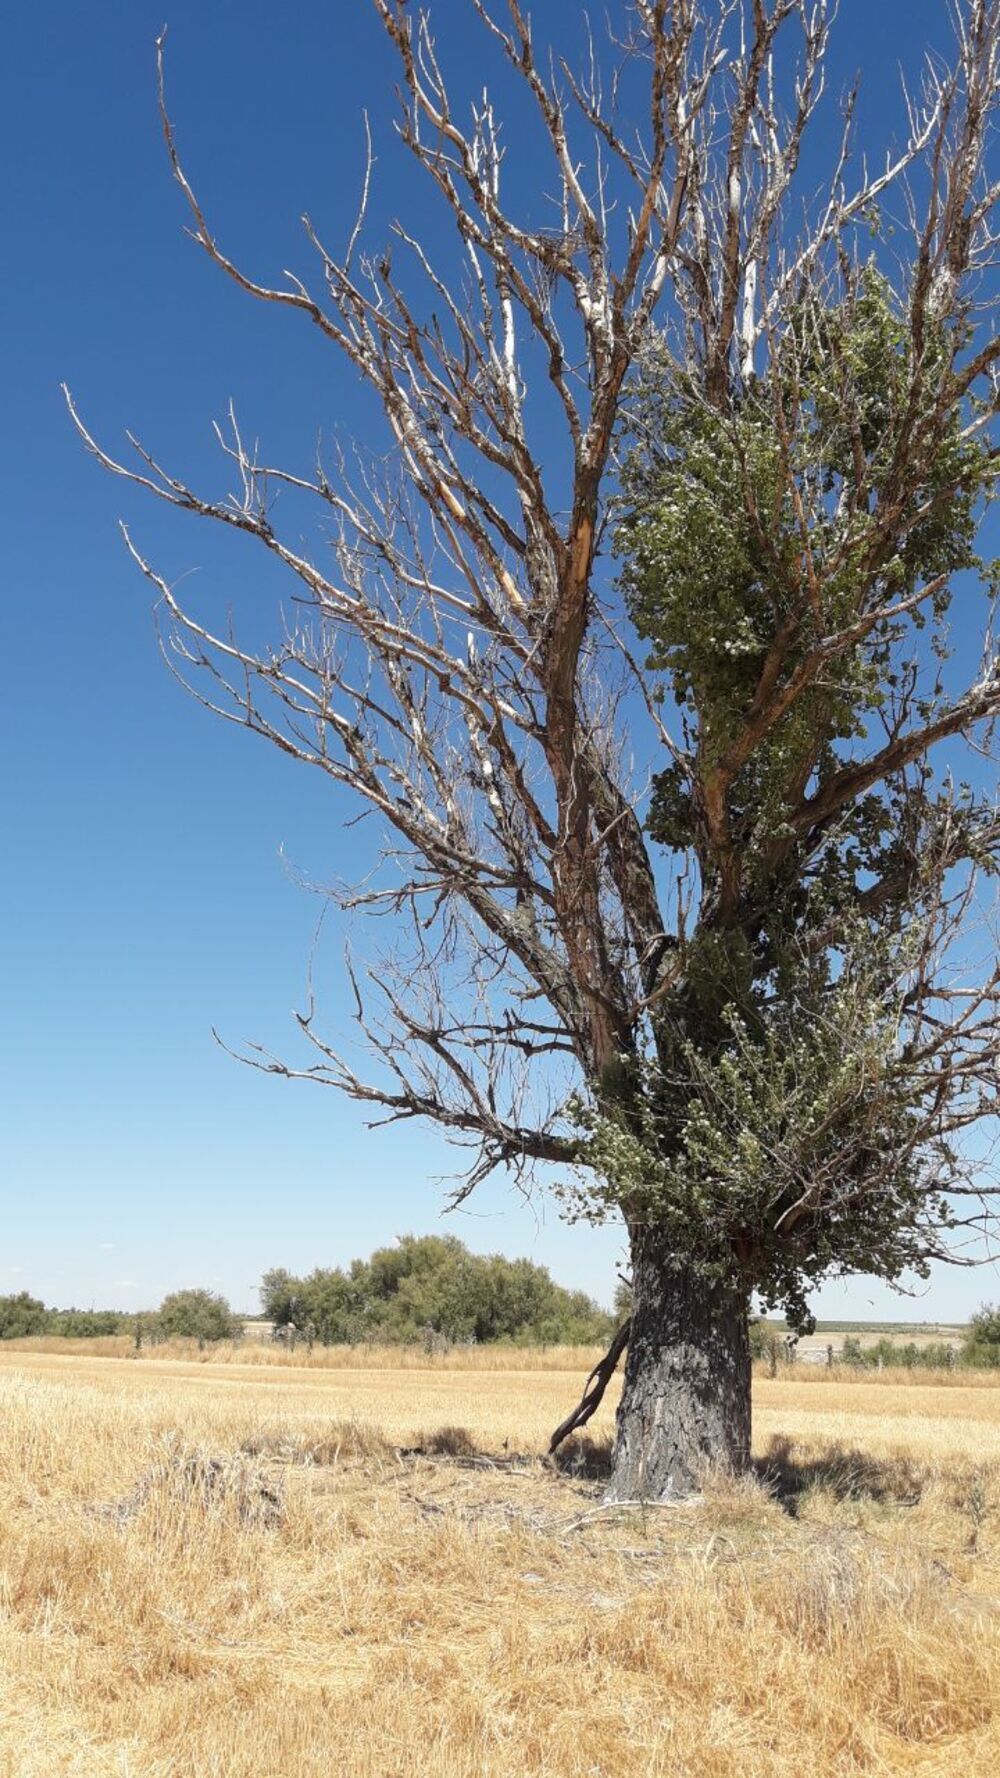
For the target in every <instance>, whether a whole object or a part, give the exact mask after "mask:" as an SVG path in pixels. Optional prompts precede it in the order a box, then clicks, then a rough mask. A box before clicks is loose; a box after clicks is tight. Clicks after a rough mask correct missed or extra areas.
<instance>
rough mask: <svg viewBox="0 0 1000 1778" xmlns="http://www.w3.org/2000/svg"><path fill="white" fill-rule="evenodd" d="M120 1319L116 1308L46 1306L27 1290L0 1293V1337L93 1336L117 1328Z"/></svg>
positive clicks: (118, 1329)
mask: <svg viewBox="0 0 1000 1778" xmlns="http://www.w3.org/2000/svg"><path fill="white" fill-rule="evenodd" d="M123 1320H124V1317H123V1316H122V1315H120V1314H119V1313H118V1311H117V1310H116V1309H47V1308H46V1306H45V1304H44V1303H43V1302H42V1301H41V1299H40V1298H39V1297H36V1296H31V1295H30V1294H29V1292H28V1291H26V1290H20V1291H18V1292H17V1293H16V1295H12V1296H0V1340H26V1339H30V1338H34V1337H37V1335H39V1334H62V1335H63V1336H64V1337H65V1338H66V1339H80V1340H82V1339H93V1338H95V1337H96V1336H97V1335H99V1334H114V1333H118V1332H120V1330H121V1326H122V1323H123Z"/></svg>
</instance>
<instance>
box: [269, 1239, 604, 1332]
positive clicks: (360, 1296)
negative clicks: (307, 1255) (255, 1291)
mask: <svg viewBox="0 0 1000 1778" xmlns="http://www.w3.org/2000/svg"><path fill="white" fill-rule="evenodd" d="M261 1304H262V1306H263V1309H264V1313H265V1315H266V1316H267V1317H268V1318H269V1319H270V1320H273V1321H274V1322H275V1324H276V1325H277V1326H279V1327H288V1328H293V1329H294V1330H295V1331H296V1332H298V1333H305V1332H306V1331H307V1330H308V1329H311V1330H312V1332H313V1334H314V1336H315V1338H317V1339H318V1340H320V1341H322V1342H323V1343H324V1344H325V1345H336V1344H338V1343H340V1342H341V1341H347V1342H351V1341H354V1340H360V1339H366V1340H373V1341H380V1342H382V1343H385V1344H396V1343H403V1344H406V1343H407V1342H410V1341H414V1340H420V1339H422V1338H424V1337H425V1336H426V1335H427V1334H428V1333H434V1334H440V1335H442V1336H443V1337H444V1338H445V1339H451V1340H470V1341H476V1342H480V1343H487V1342H490V1341H493V1340H517V1341H520V1342H522V1343H524V1344H535V1345H538V1344H541V1345H547V1344H558V1343H562V1342H578V1343H580V1344H587V1343H590V1342H593V1341H597V1340H605V1339H607V1338H608V1337H609V1336H610V1334H611V1333H612V1331H613V1328H614V1323H613V1322H612V1320H611V1318H610V1316H608V1315H605V1314H604V1312H603V1311H602V1310H601V1309H599V1308H598V1307H597V1304H596V1303H594V1302H592V1301H591V1299H590V1297H588V1296H585V1295H584V1294H583V1292H582V1291H570V1290H563V1289H562V1288H561V1287H560V1286H559V1285H558V1284H555V1283H554V1282H553V1280H552V1278H551V1277H550V1276H549V1273H548V1271H547V1269H546V1268H545V1267H544V1266H537V1265H533V1264H532V1262H531V1261H530V1260H526V1259H514V1260H511V1259H506V1258H504V1256H503V1255H502V1254H499V1253H495V1254H491V1255H490V1256H489V1257H485V1256H482V1255H479V1254H474V1253H470V1252H469V1250H468V1248H467V1247H465V1246H464V1245H463V1243H462V1242H461V1241H459V1240H457V1239H456V1238H455V1236H454V1235H447V1236H441V1235H403V1236H402V1237H401V1238H400V1240H399V1241H397V1242H396V1243H395V1245H394V1246H392V1247H380V1248H378V1249H377V1250H376V1252H374V1253H373V1254H372V1255H371V1258H370V1259H367V1260H362V1259H356V1260H352V1262H351V1264H350V1266H349V1267H348V1268H347V1270H346V1271H343V1270H340V1269H333V1270H327V1269H323V1268H317V1270H316V1271H314V1272H312V1273H311V1274H310V1275H309V1277H308V1278H293V1277H291V1276H290V1274H289V1273H288V1272H282V1271H274V1272H267V1273H265V1275H264V1278H263V1280H262V1283H261Z"/></svg>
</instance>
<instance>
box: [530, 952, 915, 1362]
mask: <svg viewBox="0 0 1000 1778" xmlns="http://www.w3.org/2000/svg"><path fill="white" fill-rule="evenodd" d="M907 942H909V941H907ZM902 947H903V941H901V940H897V939H895V938H891V939H889V940H887V941H884V942H883V944H882V945H881V946H880V944H879V943H878V942H876V941H873V942H872V943H871V944H870V945H869V947H868V949H867V951H864V952H863V951H862V948H861V946H860V945H859V946H857V947H855V948H853V949H852V950H851V951H850V953H849V954H848V955H847V956H846V957H845V958H844V959H843V963H842V969H841V973H840V975H839V977H838V978H837V979H836V980H835V981H830V980H829V979H828V977H827V975H826V973H825V972H824V970H823V969H821V968H819V969H816V970H815V971H813V972H810V971H808V970H803V971H801V972H800V974H799V977H798V981H797V984H796V991H795V994H794V996H792V995H788V996H786V995H782V994H780V993H774V992H770V991H768V990H767V989H766V988H765V989H764V990H763V991H760V992H755V991H754V990H753V989H752V988H751V989H749V990H748V991H747V993H746V995H745V1005H744V1007H743V1008H742V1009H741V1010H737V1008H736V1007H735V1005H734V1004H733V1001H732V1000H730V1001H729V1003H728V1005H726V1006H725V1008H724V1011H723V1012H722V1014H721V1016H720V1017H719V1019H718V1021H717V1022H716V1024H715V1026H714V1030H712V1029H711V1028H709V1027H708V1026H707V1023H706V1022H703V1023H702V1025H701V1028H700V1031H699V1027H698V1024H697V1023H696V1022H694V1021H691V1022H690V1024H689V1029H692V1028H693V1030H694V1031H695V1032H696V1033H698V1035H696V1036H692V1035H688V1034H687V1033H686V1032H683V1031H682V1032H681V1033H680V1034H679V1035H678V1037H677V1039H676V1040H675V1042H674V1044H673V1050H672V1066H671V1070H670V1072H669V1074H668V1073H667V1072H666V1071H665V1070H664V1068H663V1066H662V1063H661V1062H660V1061H656V1062H650V1063H647V1064H642V1065H639V1064H637V1065H636V1066H635V1067H634V1068H633V1069H632V1072H631V1078H630V1080H629V1081H628V1084H627V1087H626V1088H625V1089H624V1090H622V1092H621V1094H620V1097H619V1099H618V1101H617V1103H614V1104H611V1105H609V1106H608V1107H607V1108H605V1109H602V1110H597V1109H595V1108H594V1107H592V1106H585V1105H583V1104H578V1105H577V1106H576V1108H575V1110H576V1116H577V1120H578V1122H579V1124H580V1125H581V1127H582V1128H583V1129H584V1131H585V1132H586V1133H587V1135H588V1137H589V1142H590V1149H589V1153H590V1156H591V1157H592V1162H593V1165H594V1168H595V1173H594V1177H593V1178H592V1179H590V1180H587V1181H585V1182H583V1183H578V1184H575V1185H573V1186H572V1187H567V1188H563V1189H564V1193H565V1196H566V1200H567V1207H568V1214H569V1215H570V1216H578V1217H579V1216H582V1217H586V1218H589V1219H590V1220H593V1221H599V1220H602V1219H603V1218H604V1217H605V1216H607V1215H608V1214H609V1212H610V1211H611V1210H612V1208H613V1207H614V1206H615V1205H616V1204H624V1205H625V1206H626V1209H627V1211H628V1213H629V1214H631V1215H633V1216H641V1217H642V1218H644V1219H655V1221H656V1222H657V1223H658V1225H659V1226H660V1227H661V1228H662V1229H663V1230H664V1232H665V1235H666V1236H667V1238H668V1239H669V1241H670V1243H671V1247H672V1250H673V1251H674V1252H675V1253H678V1254H683V1255H684V1256H685V1257H686V1258H687V1259H688V1260H689V1262H690V1263H692V1264H696V1265H700V1266H701V1267H702V1269H703V1270H704V1272H705V1274H706V1276H725V1275H731V1273H732V1270H733V1266H734V1260H733V1255H734V1253H736V1254H739V1252H740V1249H741V1248H742V1249H743V1250H744V1251H746V1250H747V1249H749V1250H750V1252H751V1255H752V1267H753V1270H752V1276H751V1279H750V1282H751V1283H752V1284H753V1286H754V1287H755V1288H756V1290H757V1292H758V1294H759V1296H760V1299H761V1301H762V1303H763V1305H764V1307H765V1308H767V1309H772V1308H775V1307H777V1306H778V1305H779V1304H781V1305H784V1307H785V1311H786V1314H787V1316H788V1320H789V1323H790V1325H791V1326H793V1327H794V1328H796V1330H797V1331H805V1330H806V1329H808V1328H809V1327H810V1326H811V1320H810V1317H809V1315H808V1312H807V1310H806V1307H805V1300H804V1291H805V1289H806V1288H807V1286H808V1285H809V1284H810V1283H814V1282H817V1281H818V1280H819V1279H820V1278H822V1277H823V1276H824V1275H826V1274H828V1273H829V1272H831V1271H832V1270H859V1271H867V1272H872V1273H877V1274H879V1275H881V1276H884V1277H886V1278H890V1279H891V1278H894V1277H896V1276H898V1274H899V1272H900V1271H902V1270H904V1269H913V1270H915V1271H916V1272H918V1273H923V1272H924V1271H925V1270H926V1265H925V1260H924V1247H925V1242H926V1219H928V1218H933V1219H934V1220H935V1221H936V1222H937V1223H938V1224H940V1223H941V1222H942V1221H944V1222H947V1220H948V1216H949V1211H948V1207H947V1205H946V1204H945V1203H944V1202H943V1200H942V1199H941V1198H940V1196H939V1194H936V1193H934V1192H933V1191H930V1192H929V1191H928V1181H927V1178H926V1177H925V1174H924V1171H923V1168H922V1165H921V1163H920V1158H919V1157H915V1155H914V1114H913V1110H912V1096H913V1086H912V1082H911V1080H910V1074H909V1066H910V1065H909V1063H908V1060H907V1058H906V1056H905V1054H903V1053H902V1052H901V1051H900V1049H899V1046H898V1043H897V1031H898V1017H899V1008H898V1004H897V1003H896V1002H894V1001H892V1000H890V1001H889V1002H888V1003H887V1002H886V997H885V984H886V982H892V981H893V980H895V979H896V978H898V977H899V976H900V974H901V971H902V967H903V959H901V957H900V950H901V948H902ZM698 1036H700V1042H699V1040H698ZM873 1176H876V1177H877V1178H878V1190H877V1191H872V1190H871V1189H869V1188H870V1183H871V1180H872V1178H873ZM806 1187H808V1188H809V1191H810V1193H812V1194H818V1208H816V1207H810V1209H809V1211H808V1213H806V1211H805V1210H804V1209H803V1207H802V1206H803V1194H804V1191H805V1188H806Z"/></svg>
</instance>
